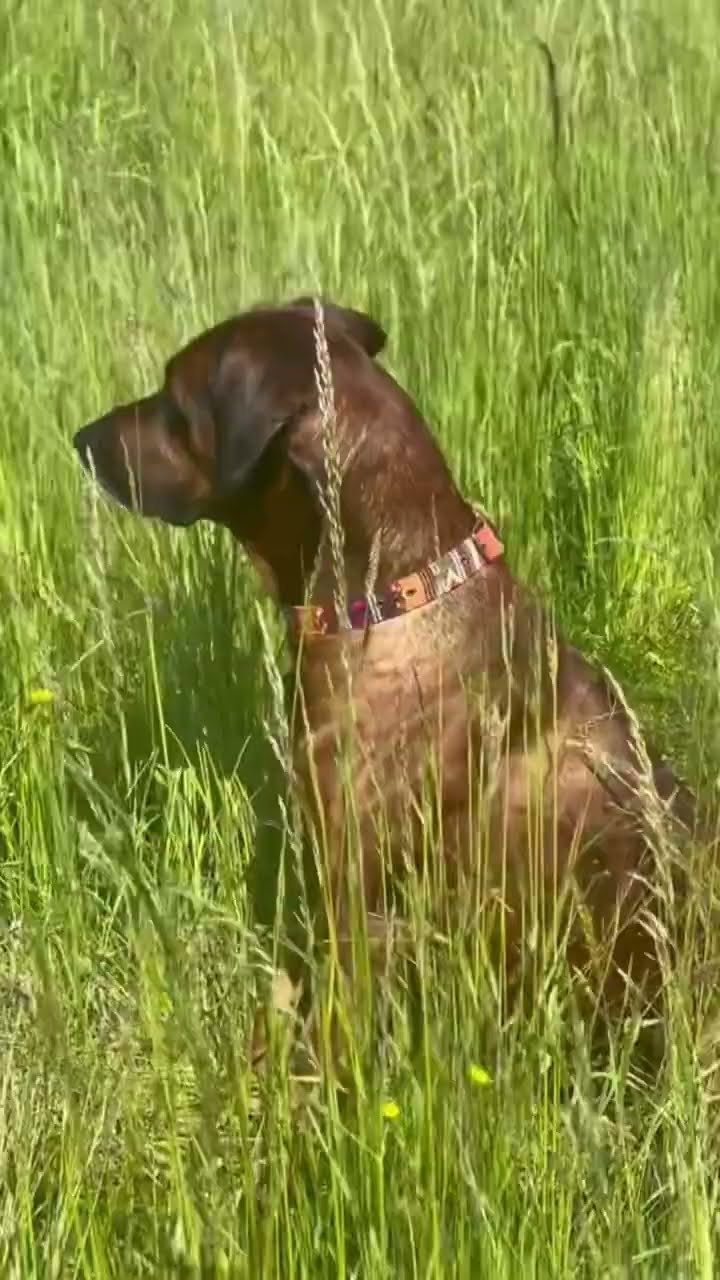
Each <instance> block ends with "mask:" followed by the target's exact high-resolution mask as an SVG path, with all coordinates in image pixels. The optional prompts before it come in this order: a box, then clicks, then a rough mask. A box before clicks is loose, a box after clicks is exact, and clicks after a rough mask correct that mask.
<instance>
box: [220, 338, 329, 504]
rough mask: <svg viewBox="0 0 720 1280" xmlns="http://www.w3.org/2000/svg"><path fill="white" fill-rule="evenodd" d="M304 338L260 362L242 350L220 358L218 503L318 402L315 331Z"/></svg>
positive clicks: (234, 349) (234, 491)
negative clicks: (280, 436)
mask: <svg viewBox="0 0 720 1280" xmlns="http://www.w3.org/2000/svg"><path fill="white" fill-rule="evenodd" d="M303 327H304V326H303ZM304 336H305V341H304V342H302V341H300V342H299V343H295V344H293V345H292V346H286V347H285V348H284V349H283V350H282V351H281V353H280V354H273V355H272V356H271V357H270V358H269V359H266V360H262V361H259V362H258V361H256V360H255V359H254V358H253V356H252V354H251V353H250V352H248V350H247V349H245V348H243V347H242V346H236V347H235V346H231V347H230V348H229V349H228V350H227V351H226V352H225V354H224V355H223V357H222V358H221V360H220V363H219V366H218V369H217V372H216V374H215V377H214V378H213V380H212V385H211V388H210V403H211V412H212V417H213V421H214V426H215V432H214V434H215V475H216V493H217V496H218V497H225V496H229V495H230V494H233V493H236V492H237V491H238V489H239V488H241V486H242V485H243V484H244V483H245V481H246V480H247V479H248V477H249V476H250V473H251V472H252V471H253V469H254V468H255V467H256V466H257V464H258V463H259V462H260V460H261V458H262V457H263V456H264V454H265V453H266V452H267V450H268V448H269V447H270V445H271V444H272V442H273V440H275V439H276V438H277V437H278V436H279V435H280V434H281V433H282V432H283V431H284V430H285V429H286V428H288V427H289V426H290V425H291V423H292V422H293V421H294V420H295V419H297V418H298V417H300V416H301V415H302V414H303V413H305V412H307V411H308V410H309V409H311V408H312V406H313V404H314V403H315V402H316V399H317V391H316V388H315V380H314V363H313V350H312V333H311V331H310V330H308V331H307V332H306V334H305V335H304Z"/></svg>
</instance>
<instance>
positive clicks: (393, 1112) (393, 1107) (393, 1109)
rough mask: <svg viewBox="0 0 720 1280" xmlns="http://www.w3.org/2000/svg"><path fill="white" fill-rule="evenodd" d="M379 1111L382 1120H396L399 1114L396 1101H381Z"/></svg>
mask: <svg viewBox="0 0 720 1280" xmlns="http://www.w3.org/2000/svg"><path fill="white" fill-rule="evenodd" d="M380 1113H381V1115H382V1117H383V1119H384V1120H397V1118H398V1116H399V1115H400V1108H399V1106H398V1104H397V1102H393V1101H392V1100H389V1101H388V1102H383V1104H382V1107H381V1108H380Z"/></svg>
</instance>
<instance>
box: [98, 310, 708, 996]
mask: <svg viewBox="0 0 720 1280" xmlns="http://www.w3.org/2000/svg"><path fill="white" fill-rule="evenodd" d="M318 305H319V304H315V303H314V301H313V299H311V298H309V297H306V298H298V299H296V300H294V301H292V302H289V303H287V304H285V305H278V306H274V305H273V306H271V305H261V306H257V307H255V308H253V309H251V310H248V311H246V312H244V313H242V314H240V315H237V316H235V317H233V318H231V319H229V320H226V321H224V322H223V323H221V324H219V325H217V326H216V327H214V328H211V329H209V330H208V331H207V332H205V333H203V334H201V335H200V336H199V337H196V338H195V339H194V340H193V341H191V342H189V344H188V345H186V346H185V347H183V348H182V350H180V351H179V352H177V354H175V355H173V356H172V358H171V359H170V360H169V362H168V364H167V366H166V368H165V376H164V380H163V384H162V386H161V388H160V389H159V390H156V391H154V392H153V393H152V394H150V395H148V396H147V397H145V398H144V399H140V400H137V401H134V402H132V403H129V404H124V405H121V406H119V407H116V408H114V409H112V410H111V412H109V413H107V414H105V416H103V417H101V418H99V419H98V420H96V421H94V422H91V423H89V424H88V425H86V426H84V427H83V428H82V429H81V430H80V431H79V432H78V433H77V435H76V436H75V437H74V445H75V448H76V450H77V452H78V454H79V455H80V458H81V460H82V461H83V463H84V464H85V466H86V467H88V468H90V469H91V470H92V472H93V473H94V474H95V476H96V477H97V479H98V480H99V481H100V483H101V484H102V486H103V487H104V488H105V490H107V492H108V493H109V494H110V495H111V496H112V497H113V498H114V499H115V500H116V501H117V502H119V503H120V504H122V505H123V506H124V507H126V508H129V509H135V510H137V511H138V512H140V513H141V514H142V515H144V516H146V517H155V518H157V519H159V520H161V521H164V522H165V523H167V524H170V525H176V526H188V525H191V524H193V523H194V522H195V521H198V520H209V521H213V522H216V523H219V524H220V525H223V526H225V527H226V528H227V529H228V530H229V531H230V533H231V534H232V536H233V537H234V538H235V539H237V540H238V541H239V542H240V543H241V544H242V547H243V548H244V549H245V551H246V552H247V554H248V556H249V558H250V560H251V561H252V562H253V564H254V565H255V567H256V568H257V570H258V571H259V574H260V576H261V578H262V580H263V582H264V583H265V585H266V587H267V588H268V589H269V590H270V592H271V593H272V594H273V596H274V597H275V599H276V600H277V602H278V604H279V606H280V607H281V608H282V609H283V610H284V611H285V614H286V618H287V622H288V638H289V644H290V649H291V654H292V657H293V661H294V663H295V670H296V680H294V681H293V688H294V691H295V695H296V698H295V701H296V706H297V707H298V708H299V711H298V712H297V714H296V715H295V716H294V723H293V731H292V738H293V760H294V776H295V780H296V783H297V786H298V788H299V793H300V794H301V795H302V796H304V799H305V809H306V813H307V815H308V816H307V821H308V825H309V827H310V828H312V829H313V830H314V831H315V832H316V835H317V833H318V832H322V843H323V848H324V849H325V855H324V856H325V861H324V864H323V868H322V878H323V881H324V884H323V892H324V894H325V901H326V903H327V904H328V911H329V913H330V915H331V916H332V917H333V919H334V927H335V930H336V936H337V938H338V939H340V943H339V947H340V956H341V964H342V966H343V967H344V968H345V969H346V971H347V972H351V970H352V956H351V952H352V927H351V918H350V916H351V911H350V892H349V889H348V875H349V871H350V870H351V864H352V866H353V867H357V866H358V865H359V867H360V876H359V890H360V893H361V899H362V906H363V910H364V912H365V913H366V918H367V919H369V920H382V919H383V918H384V915H385V913H386V911H387V893H386V891H387V875H386V870H387V867H388V865H389V866H390V868H391V873H392V878H393V879H394V881H397V880H398V879H399V880H400V881H402V878H403V876H404V875H407V874H408V871H410V872H412V871H420V872H422V870H423V868H425V870H426V869H427V863H428V860H429V861H430V863H432V862H433V861H434V862H435V863H436V864H442V866H441V870H442V872H443V876H444V880H445V882H446V884H447V885H448V886H449V890H448V892H449V893H450V894H452V892H453V886H454V887H455V889H456V890H457V886H458V885H463V884H471V885H472V886H473V892H474V893H475V894H476V897H477V898H478V900H480V898H481V899H482V901H483V902H485V903H489V902H491V901H492V902H494V903H495V904H496V905H497V904H498V903H500V913H501V921H502V929H501V944H500V945H501V953H500V959H501V961H502V964H503V965H504V968H505V971H506V972H507V973H509V974H510V973H515V972H516V971H517V968H518V965H520V964H521V962H522V957H523V955H524V953H526V952H527V949H528V946H529V939H530V931H531V929H532V928H533V927H535V926H533V925H532V924H531V922H530V914H529V911H530V908H529V903H530V901H531V899H532V900H534V901H535V903H536V904H539V907H538V910H539V912H540V915H541V916H542V919H543V920H544V921H545V922H546V923H547V921H548V920H549V919H550V917H551V916H553V915H555V916H558V917H559V916H562V918H563V920H564V919H565V915H564V914H563V912H564V908H563V907H562V904H563V903H567V902H570V903H571V904H572V903H573V902H575V903H577V904H579V906H578V910H577V911H576V912H575V923H574V924H571V925H569V926H568V931H567V933H566V935H565V942H564V954H565V956H566V959H567V961H568V963H569V965H570V967H571V968H573V969H580V970H582V971H583V972H585V973H586V974H587V973H589V972H590V971H591V970H592V971H593V972H594V973H595V979H594V980H593V981H594V984H595V985H594V988H593V989H594V990H596V991H597V992H598V993H599V994H600V996H601V997H602V999H603V1000H604V1001H606V1002H607V1003H608V1006H609V1007H610V1006H612V1007H619V1006H622V1005H623V1004H624V1001H625V1000H626V999H627V996H628V991H629V990H630V989H632V990H633V991H638V990H640V991H642V992H643V993H644V998H647V999H648V1000H650V999H653V998H654V994H655V995H656V994H657V992H658V991H659V989H660V986H661V974H660V970H661V964H660V960H659V956H658V951H657V947H656V945H655V940H654V936H653V931H652V929H649V928H648V926H647V920H646V915H647V912H648V909H649V906H651V905H652V903H653V902H654V901H655V897H656V893H657V890H658V872H657V838H658V831H659V830H660V828H662V829H663V830H665V829H667V830H671V831H674V830H679V829H682V830H683V831H684V832H685V831H687V830H691V829H692V827H693V824H694V811H695V810H694V806H695V802H694V797H693V795H692V792H691V791H690V790H689V788H688V787H687V786H686V785H685V784H684V783H682V782H681V781H680V780H679V779H678V778H677V777H676V775H675V773H674V771H673V769H672V768H671V766H670V765H669V764H667V763H666V762H665V761H663V760H661V759H660V758H659V757H657V756H656V755H653V754H650V755H648V754H647V752H646V751H645V749H644V748H643V746H642V743H641V742H640V741H639V738H638V734H637V732H636V729H635V726H634V721H633V718H632V716H631V715H630V713H629V712H628V710H627V708H626V707H625V705H624V703H623V699H622V697H621V696H620V694H619V691H618V690H617V688H616V687H615V685H614V683H613V681H612V679H611V677H609V675H608V674H607V673H605V672H604V671H603V670H600V669H599V668H597V667H595V666H594V665H593V664H592V663H591V662H589V661H588V660H587V659H586V658H585V657H584V656H583V655H582V653H580V652H579V651H578V650H577V649H576V648H575V647H573V645H571V644H570V643H568V642H567V640H565V639H564V638H563V637H562V636H561V635H558V634H557V633H556V631H555V628H554V626H553V625H552V622H551V620H550V617H549V614H548V612H547V611H546V610H544V609H543V608H542V607H541V606H540V604H539V603H538V602H537V600H536V599H535V597H534V595H533V593H532V592H531V591H530V590H528V588H527V587H526V586H524V585H523V584H522V583H520V582H519V581H518V580H516V578H515V577H514V575H513V573H512V571H511V568H510V566H509V564H508V560H507V557H506V555H505V552H504V548H503V545H502V543H501V541H500V538H499V534H498V530H497V529H496V528H495V526H494V525H493V524H492V522H491V521H490V520H489V519H488V517H487V516H486V515H484V514H483V513H482V512H480V511H478V510H476V509H475V507H474V506H472V505H471V504H470V503H469V502H468V501H466V500H465V498H464V497H463V496H462V495H461V493H460V491H459V489H458V488H457V486H456V484H455V482H454V480H453V477H452V475H451V472H450V469H449V467H448V464H447V462H446V460H445V458H444V456H443V454H442V452H441V449H440V447H439V445H438V443H437V441H436V439H435V438H434V436H433V434H432V432H431V429H430V427H429V426H428V424H427V423H426V422H425V421H424V419H423V417H422V416H421V413H420V411H419V409H418V408H417V406H416V405H415V404H414V402H413V400H412V399H411V398H410V396H409V395H408V394H407V393H406V391H405V390H403V389H402V387H401V386H399V385H398V383H397V382H396V381H395V380H394V379H393V378H392V377H391V375H390V374H389V373H388V372H387V371H386V370H385V368H384V367H383V366H382V365H381V364H380V363H379V362H378V360H377V357H378V355H379V353H380V352H381V351H382V349H383V348H384V346H385V344H386V334H385V332H384V330H383V329H382V328H381V327H380V325H379V324H378V323H376V321H375V320H374V319H372V318H371V317H370V316H368V315H366V314H364V313H362V312H360V311H357V310H353V309H351V308H346V307H342V306H339V305H335V304H333V303H331V302H325V303H324V304H322V312H321V315H322V324H320V323H319V315H318ZM319 343H320V345H318V344H319ZM323 353H324V357H323ZM323 358H324V361H325V384H323V380H322V377H321V378H320V380H318V368H320V369H321V370H322V367H323ZM330 384H331V388H330ZM323 385H325V395H324V397H323ZM330 389H331V393H332V394H331V395H330ZM330 437H332V439H330ZM331 444H332V448H331V447H330V445H331ZM333 485H334V492H335V517H334V518H333V515H332V510H331V504H330V502H329V499H328V493H329V491H330V490H332V489H333ZM340 578H342V584H341V585H342V591H340V592H339V587H338V583H339V579H340ZM350 723H351V725H352V732H351V733H349V732H348V725H349V724H350ZM348 743H349V745H348ZM341 751H347V752H349V753H350V755H349V760H350V769H351V774H352V795H353V801H352V804H353V822H354V829H355V839H356V847H357V851H358V852H357V857H355V858H354V859H353V856H352V855H351V852H350V851H349V845H348V827H349V807H348V798H347V794H346V789H345V788H344V786H343V781H342V778H343V770H342V769H341V767H340V764H339V752H341ZM491 757H492V758H491ZM428 771H430V772H431V773H432V774H433V778H434V785H435V790H436V795H437V804H436V819H437V820H436V823H435V827H434V829H433V836H432V840H431V841H430V843H429V844H428V834H427V833H428V826H427V817H426V815H425V814H424V811H423V807H422V804H421V803H420V800H419V797H420V793H421V790H422V788H423V786H424V785H425V784H426V780H427V776H428ZM648 797H650V800H651V801H652V802H653V803H655V809H654V810H653V809H652V804H650V809H651V810H652V812H650V814H649V816H648V803H649V801H648ZM646 801H648V803H646ZM653 812H654V813H655V814H656V815H657V814H659V815H660V816H659V818H657V816H656V818H653V816H652V813H653ZM658 823H659V824H660V827H659V826H658ZM382 833H384V836H383V838H382V839H381V834H382ZM660 838H661V837H660ZM661 839H662V838H661ZM381 846H382V847H381ZM531 849H534V850H535V852H534V853H531V852H530V851H531ZM431 869H432V868H431ZM436 869H437V868H436ZM461 897H462V894H461ZM570 914H571V917H572V914H573V913H572V911H571V913H570ZM578 922H579V923H578ZM598 947H602V948H604V951H603V955H604V956H605V959H604V960H603V962H602V964H601V965H600V966H599V967H598V965H597V964H596V963H595V960H594V958H593V957H595V956H596V955H597V953H598ZM600 970H602V972H601V973H600ZM598 974H599V976H598ZM653 993H654V994H653Z"/></svg>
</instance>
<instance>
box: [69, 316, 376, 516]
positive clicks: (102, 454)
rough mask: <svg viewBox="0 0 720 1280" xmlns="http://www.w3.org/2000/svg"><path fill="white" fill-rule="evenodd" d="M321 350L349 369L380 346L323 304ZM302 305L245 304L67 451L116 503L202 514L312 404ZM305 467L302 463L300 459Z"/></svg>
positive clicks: (310, 343)
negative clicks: (157, 382) (154, 385)
mask: <svg viewBox="0 0 720 1280" xmlns="http://www.w3.org/2000/svg"><path fill="white" fill-rule="evenodd" d="M324 321H325V329H326V337H327V342H328V348H329V350H330V354H331V357H332V360H333V364H334V365H335V364H336V363H337V362H338V361H341V362H343V363H345V364H346V365H347V364H350V365H355V366H358V365H360V363H361V362H362V360H363V358H364V359H369V358H370V357H372V356H374V355H376V354H377V353H378V352H379V351H380V350H381V349H382V347H383V346H384V344H385V334H384V333H383V331H382V329H381V328H380V327H379V325H377V324H375V322H374V321H373V320H371V319H370V318H369V317H368V316H365V315H363V314H362V313H361V312H358V311H352V310H349V309H345V308H342V307H335V306H332V305H326V306H325V307H324ZM314 368H315V339H314V311H313V305H312V301H311V300H310V299H308V298H300V299H298V300H297V301H296V302H292V303H290V304H289V305H288V306H285V307H277V308H270V307H268V308H264V307H263V308H257V309H255V310H253V311H248V312H246V313H244V314H243V315H239V316H236V317H234V318H233V319H231V320H226V321H225V322H224V323H222V324H219V325H217V326H216V327H215V328H213V329H210V330H208V331H207V332H206V333H204V334H202V335H201V336H200V337H198V338H195V339H194V340H193V341H192V342H190V343H189V344H188V345H187V346H186V347H184V348H183V349H182V350H181V351H179V352H178V353H177V354H176V355H174V356H173V357H172V359H171V360H170V361H169V362H168V364H167V366H166V369H165V379H164V383H163V386H162V387H161V389H160V390H159V391H156V392H154V393H153V394H152V395H149V396H147V397H145V398H144V399H142V400H137V401H134V402H133V403H130V404H125V405H120V406H118V407H116V408H114V409H113V410H112V411H111V412H110V413H108V414H105V415H104V416H103V417H102V418H98V419H97V421H95V422H91V423H89V424H88V425H87V426H85V427H83V428H82V429H81V430H80V431H78V433H77V435H76V436H75V439H74V444H75V448H76V449H77V451H78V453H79V454H80V457H81V459H82V461H83V462H84V463H85V465H86V466H88V467H90V469H91V470H93V471H94V472H95V474H96V475H97V478H98V480H99V481H100V482H101V484H102V485H103V487H104V488H105V489H106V490H107V491H108V492H109V493H110V494H111V495H112V496H113V497H114V498H115V499H116V500H117V501H118V502H120V503H121V504H122V505H123V506H126V507H131V508H133V509H134V510H137V511H139V512H140V513H141V514H142V515H146V516H156V517H158V518H159V519H161V520H164V521H166V522H167V523H169V524H176V525H188V524H192V523H193V522H194V521H196V520H198V519H201V518H203V517H210V518H212V517H213V516H214V515H215V513H216V512H217V511H218V510H220V509H222V508H225V507H226V506H227V503H228V501H229V500H232V499H233V498H235V497H236V496H237V495H238V494H239V493H240V492H241V491H242V490H243V489H244V488H245V487H246V486H247V485H248V483H249V482H250V480H251V479H252V476H253V473H254V471H255V469H256V468H257V466H258V465H259V464H260V463H261V461H262V460H263V458H264V457H265V455H266V453H267V451H268V449H269V448H270V447H271V445H272V444H273V442H274V441H276V439H277V438H278V437H279V436H280V435H282V434H286V435H287V437H288V439H287V449H288V452H289V453H292V450H293V438H292V436H293V433H292V431H291V428H292V427H293V426H297V425H298V424H299V423H300V421H301V420H302V419H303V418H306V417H307V416H308V414H311V413H315V412H316V411H317V391H316V386H315V377H314ZM303 465H306V466H307V465H309V459H308V458H307V457H306V458H304V459H303Z"/></svg>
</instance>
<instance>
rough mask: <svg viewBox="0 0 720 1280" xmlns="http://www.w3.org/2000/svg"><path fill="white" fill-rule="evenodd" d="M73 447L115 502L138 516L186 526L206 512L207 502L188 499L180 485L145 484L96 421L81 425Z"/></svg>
mask: <svg viewBox="0 0 720 1280" xmlns="http://www.w3.org/2000/svg"><path fill="white" fill-rule="evenodd" d="M73 446H74V448H75V451H76V453H77V455H78V457H79V459H80V462H81V463H82V466H83V469H84V470H85V472H86V473H87V474H88V475H89V476H91V477H92V479H93V480H94V481H95V482H96V483H97V484H98V485H99V487H100V488H101V489H102V491H103V492H104V493H105V494H106V495H107V496H108V498H110V499H111V500H112V501H113V502H115V503H117V504H118V505H119V506H121V507H124V508H125V510H127V511H131V512H133V513H134V514H135V515H141V516H145V517H147V518H149V519H153V518H155V519H158V520H162V521H163V522H164V523H165V524H170V525H173V526H175V527H178V528H187V527H188V526H189V525H192V524H195V523H196V522H197V521H198V520H201V519H202V518H203V516H204V515H205V510H204V506H205V504H202V503H199V502H192V501H189V500H188V498H187V495H186V494H185V493H184V492H183V491H182V489H181V488H180V486H178V487H177V489H176V490H173V488H171V487H170V486H167V485H164V486H163V488H162V490H160V489H158V488H156V487H155V486H153V485H152V484H146V485H143V484H142V476H141V477H140V478H139V479H138V477H137V476H136V473H135V470H134V468H133V467H131V466H130V463H129V461H128V459H127V458H126V457H120V456H118V454H119V451H118V448H117V445H116V442H115V440H114V439H113V438H112V436H110V435H109V434H105V433H102V432H98V431H97V430H96V425H95V423H90V424H89V426H86V427H82V428H81V429H80V431H78V432H77V434H76V435H75V436H74V438H73Z"/></svg>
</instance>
